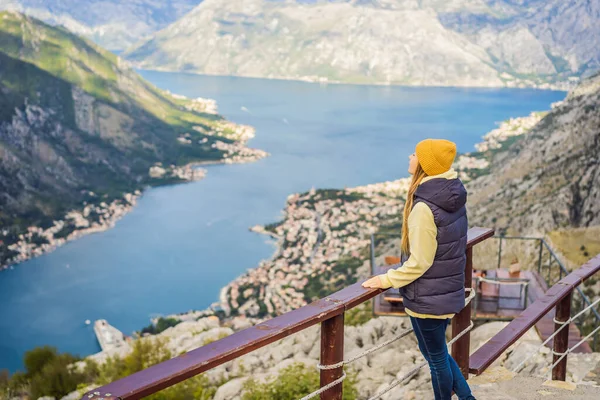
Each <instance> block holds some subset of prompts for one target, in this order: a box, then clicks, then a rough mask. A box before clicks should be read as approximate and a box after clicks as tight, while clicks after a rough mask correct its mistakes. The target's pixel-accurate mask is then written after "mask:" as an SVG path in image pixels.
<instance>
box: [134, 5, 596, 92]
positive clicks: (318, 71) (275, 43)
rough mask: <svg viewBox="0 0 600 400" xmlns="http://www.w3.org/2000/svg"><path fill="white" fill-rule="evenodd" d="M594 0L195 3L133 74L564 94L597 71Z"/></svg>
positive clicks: (148, 45) (144, 50)
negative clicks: (495, 88)
mask: <svg viewBox="0 0 600 400" xmlns="http://www.w3.org/2000/svg"><path fill="white" fill-rule="evenodd" d="M599 27H600V0H586V1H576V0H569V1H562V0H551V1H541V0H530V1H527V0H451V1H445V0H444V1H442V0H420V1H417V0H378V1H375V0H340V1H324V0H313V1H308V0H304V1H292V0H287V1H268V0H228V1H225V0H205V1H203V2H202V3H201V4H200V5H198V6H197V7H196V8H194V9H193V10H192V11H191V12H190V13H189V14H187V15H185V16H184V17H183V18H181V19H180V20H178V21H177V22H175V23H173V24H172V25H170V26H168V27H166V28H164V29H163V30H161V31H159V32H157V33H155V34H154V35H153V36H152V38H150V39H149V40H147V41H145V42H143V43H140V44H138V45H136V46H134V47H133V48H132V49H130V50H128V52H127V53H126V56H127V57H128V58H129V59H130V60H131V61H133V62H135V63H136V65H138V66H140V67H142V68H148V69H157V70H169V71H186V72H197V73H203V74H216V75H239V76H253V77H266V78H284V79H300V80H311V81H329V82H354V83H383V84H405V85H443V86H510V87H520V86H534V87H542V88H548V87H557V86H559V87H565V86H566V85H568V84H569V83H571V82H573V81H576V80H577V79H578V77H579V76H586V75H588V74H590V71H594V70H596V69H598V68H600V50H599V49H600V46H598V44H599V42H600V28H599Z"/></svg>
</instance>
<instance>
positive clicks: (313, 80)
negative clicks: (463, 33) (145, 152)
mask: <svg viewBox="0 0 600 400" xmlns="http://www.w3.org/2000/svg"><path fill="white" fill-rule="evenodd" d="M128 62H129V63H131V61H128ZM131 64H132V66H133V68H134V69H135V70H137V71H148V72H162V73H170V74H188V75H194V76H210V77H222V78H243V79H267V80H273V81H283V82H303V83H310V84H318V85H329V84H331V85H339V86H341V85H352V86H374V87H398V88H432V89H435V88H455V89H518V90H522V89H524V90H527V89H529V90H544V91H546V90H549V91H555V92H565V93H568V92H569V91H571V90H572V89H574V88H575V87H576V86H577V85H578V84H579V82H580V81H581V79H580V80H579V81H577V82H573V83H571V82H562V83H561V84H560V85H557V84H549V83H548V84H544V85H537V86H535V85H532V86H527V85H522V86H517V85H515V86H507V85H505V86H495V85H482V86H472V85H441V84H435V85H433V84H432V85H427V84H414V85H411V84H406V83H398V84H395V83H388V82H346V81H334V80H329V79H327V78H317V77H268V76H255V75H221V74H211V73H206V72H193V71H191V72H190V71H177V70H173V69H168V68H146V67H141V66H138V65H135V63H131Z"/></svg>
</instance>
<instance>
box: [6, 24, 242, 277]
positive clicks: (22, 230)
mask: <svg viewBox="0 0 600 400" xmlns="http://www.w3.org/2000/svg"><path fill="white" fill-rule="evenodd" d="M207 105H208V106H210V105H211V104H210V102H203V101H200V100H196V101H192V100H188V99H185V98H183V97H181V96H173V95H170V94H168V93H164V92H162V91H160V90H158V89H157V88H155V87H153V86H152V85H150V84H149V83H148V82H146V81H144V80H143V79H142V78H141V77H140V76H139V75H137V74H136V73H135V72H133V71H132V70H131V69H130V68H129V67H128V66H127V65H125V64H124V63H123V62H122V61H121V60H120V59H118V58H117V57H116V56H114V55H113V54H112V53H109V52H107V51H105V50H102V49H101V48H99V47H97V46H95V45H93V44H91V43H90V42H88V41H86V40H83V39H81V38H80V37H77V36H75V35H73V34H71V33H69V32H67V31H66V30H64V29H62V28H53V27H51V26H49V25H46V24H44V23H42V22H40V21H39V20H36V19H32V18H30V17H25V16H23V15H22V14H18V13H13V12H2V13H0V226H1V227H2V229H1V230H0V265H2V264H4V263H5V261H7V260H10V259H11V258H13V257H14V256H15V255H16V253H19V252H21V250H18V249H15V248H14V247H13V248H12V249H11V247H10V246H11V245H12V244H15V243H17V242H19V241H23V240H25V239H27V240H26V241H28V243H30V244H31V245H35V244H37V245H41V244H48V243H47V242H48V241H49V240H50V239H52V237H56V238H61V239H62V238H65V237H67V236H68V235H70V234H71V233H72V232H73V231H74V230H75V229H78V228H81V227H84V226H85V221H82V220H85V219H86V218H87V219H88V220H90V219H91V222H90V221H88V225H89V224H93V223H97V222H98V221H100V222H102V221H104V220H106V219H107V218H110V215H111V214H115V213H117V214H118V211H119V208H122V207H127V206H128V205H130V204H131V203H132V202H133V201H134V199H132V197H131V195H128V196H127V195H126V196H125V198H124V197H123V196H124V194H128V193H129V194H131V193H133V192H135V191H136V190H139V189H142V188H143V187H144V186H145V185H148V184H159V183H163V182H173V181H178V180H182V179H188V178H194V177H195V175H196V173H195V172H194V171H193V170H191V169H190V168H188V169H186V168H182V167H183V166H185V165H187V164H188V163H190V162H197V161H222V160H224V158H225V157H227V158H229V159H237V157H239V156H240V154H241V155H243V156H247V154H246V153H247V149H245V147H244V146H243V142H244V140H245V139H247V138H248V137H249V136H251V134H252V131H251V130H250V129H249V128H248V127H243V126H237V125H234V124H232V123H229V122H227V121H225V120H223V118H222V117H220V116H219V115H216V114H214V112H213V111H211V110H207V109H206V107H207ZM207 111H210V113H209V112H207ZM156 163H160V164H161V165H156ZM113 201H117V203H115V204H113V203H112V202H113ZM92 205H94V206H96V207H92V208H91V209H90V208H89V207H88V209H87V210H86V209H84V211H83V214H81V215H79V214H78V215H75V216H73V215H71V217H72V218H70V221H59V222H57V220H60V219H61V218H62V217H63V216H65V215H66V214H67V213H69V212H70V211H72V210H77V209H82V208H84V207H86V206H90V207H91V206H92ZM90 214H91V215H90ZM34 227H38V228H39V229H38V228H36V229H34ZM38 231H39V232H38ZM46 231H48V232H49V233H48V232H46ZM46 233H48V234H46ZM23 234H25V235H26V236H27V237H26V238H24V237H23V236H21V235H23ZM50 234H51V235H50ZM49 235H50V236H49ZM23 251H25V250H23Z"/></svg>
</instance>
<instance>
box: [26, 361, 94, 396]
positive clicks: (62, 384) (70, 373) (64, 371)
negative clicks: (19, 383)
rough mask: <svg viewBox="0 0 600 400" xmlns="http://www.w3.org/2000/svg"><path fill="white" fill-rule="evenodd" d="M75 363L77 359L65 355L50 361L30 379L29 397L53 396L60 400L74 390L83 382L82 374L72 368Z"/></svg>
mask: <svg viewBox="0 0 600 400" xmlns="http://www.w3.org/2000/svg"><path fill="white" fill-rule="evenodd" d="M76 361H78V358H77V357H74V356H72V355H71V354H66V353H65V354H60V355H57V356H56V357H54V358H53V359H51V360H50V361H49V362H48V363H46V364H45V365H44V366H43V368H42V370H41V371H40V372H39V373H37V374H35V375H34V376H33V377H31V381H30V391H31V397H32V398H34V399H37V398H39V397H42V396H53V397H55V398H59V399H60V398H62V397H63V396H66V395H67V394H69V393H71V392H72V391H74V390H76V389H77V386H78V385H79V384H80V383H83V381H84V377H83V374H81V373H80V372H78V371H76V370H75V369H74V367H73V366H72V364H73V363H74V362H76Z"/></svg>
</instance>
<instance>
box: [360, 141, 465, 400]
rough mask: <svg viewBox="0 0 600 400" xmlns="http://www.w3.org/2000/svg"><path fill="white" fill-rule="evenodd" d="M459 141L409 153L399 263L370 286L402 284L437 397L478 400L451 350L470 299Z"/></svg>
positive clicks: (367, 284) (419, 146) (369, 282)
mask: <svg viewBox="0 0 600 400" xmlns="http://www.w3.org/2000/svg"><path fill="white" fill-rule="evenodd" d="M455 156H456V145H455V144H454V143H452V142H449V141H447V140H438V139H427V140H424V141H422V142H420V143H419V144H417V147H416V151H415V154H412V155H411V156H410V164H409V168H408V172H409V173H410V174H411V175H412V176H413V177H412V183H411V185H410V188H409V190H408V196H407V199H406V204H405V206H404V215H403V224H402V254H403V259H405V260H406V261H405V262H404V263H402V264H399V268H396V269H394V268H392V269H390V270H389V271H388V272H387V273H386V274H383V275H378V276H374V277H372V278H371V279H369V280H367V281H366V282H364V283H363V286H364V287H366V288H383V289H387V288H390V287H394V288H400V293H401V294H402V298H403V301H404V306H405V308H406V313H407V314H408V315H409V317H410V321H411V323H412V326H413V328H414V331H415V335H416V336H417V340H418V342H419V349H420V350H421V353H423V356H424V357H425V359H426V360H427V362H428V363H429V369H430V370H431V383H432V385H433V393H434V394H435V400H450V399H451V398H452V392H454V393H456V395H457V396H458V398H459V399H460V400H474V399H475V398H474V397H473V396H472V395H471V389H470V388H469V385H468V384H467V381H466V380H465V378H464V377H463V375H462V373H461V371H460V369H459V368H458V365H457V364H456V362H455V361H454V359H453V358H452V356H450V354H448V348H447V346H446V327H447V326H448V323H449V322H450V319H451V318H452V317H453V316H454V314H456V313H458V312H459V311H460V310H461V309H462V308H463V307H464V305H465V287H464V283H465V265H466V247H467V211H466V208H465V203H466V201H467V191H466V190H465V187H464V186H463V184H462V182H461V181H460V179H458V174H457V173H456V172H455V171H454V170H453V169H452V163H453V162H454V158H455Z"/></svg>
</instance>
